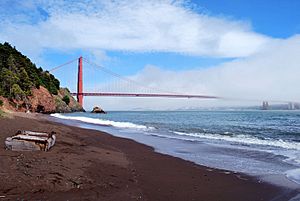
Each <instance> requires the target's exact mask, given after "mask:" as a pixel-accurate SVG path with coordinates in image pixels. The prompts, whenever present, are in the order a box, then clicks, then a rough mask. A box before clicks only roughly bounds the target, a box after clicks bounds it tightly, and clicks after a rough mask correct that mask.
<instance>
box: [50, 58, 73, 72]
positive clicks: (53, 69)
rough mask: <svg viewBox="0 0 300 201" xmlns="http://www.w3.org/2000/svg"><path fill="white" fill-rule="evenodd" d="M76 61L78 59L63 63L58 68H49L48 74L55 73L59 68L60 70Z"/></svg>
mask: <svg viewBox="0 0 300 201" xmlns="http://www.w3.org/2000/svg"><path fill="white" fill-rule="evenodd" d="M77 60H78V58H76V59H73V60H70V61H68V62H66V63H63V64H61V65H59V66H56V67H54V68H51V69H50V70H49V72H50V73H51V72H53V71H56V70H58V69H60V68H62V67H64V66H66V65H68V64H71V63H73V62H74V61H77Z"/></svg>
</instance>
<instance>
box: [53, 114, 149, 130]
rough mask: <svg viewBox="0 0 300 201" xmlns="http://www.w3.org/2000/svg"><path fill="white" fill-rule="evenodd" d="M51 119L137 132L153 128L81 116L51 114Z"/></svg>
mask: <svg viewBox="0 0 300 201" xmlns="http://www.w3.org/2000/svg"><path fill="white" fill-rule="evenodd" d="M51 116H52V117H56V118H59V119H66V120H75V121H81V122H84V123H90V124H97V125H101V126H113V127H117V128H127V129H128V128H129V129H138V130H153V129H154V128H153V127H147V126H144V125H138V124H134V123H130V122H117V121H110V120H104V119H95V118H89V117H82V116H64V115H61V114H51Z"/></svg>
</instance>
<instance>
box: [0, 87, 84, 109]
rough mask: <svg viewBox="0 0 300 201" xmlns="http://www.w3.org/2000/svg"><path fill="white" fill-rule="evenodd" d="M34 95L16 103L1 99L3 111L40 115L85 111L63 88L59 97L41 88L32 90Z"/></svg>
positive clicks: (11, 100)
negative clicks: (37, 113) (66, 98)
mask: <svg viewBox="0 0 300 201" xmlns="http://www.w3.org/2000/svg"><path fill="white" fill-rule="evenodd" d="M31 92H32V95H31V96H29V97H27V98H26V100H23V101H16V100H14V99H10V100H7V99H5V98H3V97H0V100H2V102H3V105H2V107H1V108H2V109H4V110H11V111H19V112H26V111H27V110H29V111H31V112H39V113H64V112H77V111H84V110H83V108H82V107H81V106H80V105H79V104H78V103H77V101H76V100H75V99H74V98H73V97H72V96H71V95H70V92H69V91H68V89H65V88H61V89H60V90H59V91H58V94H57V95H53V94H50V93H49V91H48V90H47V89H46V88H44V87H42V86H40V87H39V89H37V88H32V90H31ZM65 96H67V97H68V98H69V103H68V104H67V103H66V102H65V101H63V98H64V97H65Z"/></svg>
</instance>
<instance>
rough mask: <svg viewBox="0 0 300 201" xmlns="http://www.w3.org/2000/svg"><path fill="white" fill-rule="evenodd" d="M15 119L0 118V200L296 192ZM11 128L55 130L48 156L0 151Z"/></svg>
mask: <svg viewBox="0 0 300 201" xmlns="http://www.w3.org/2000/svg"><path fill="white" fill-rule="evenodd" d="M24 115H25V114H23V116H24ZM21 116H22V115H20V114H17V115H13V116H12V117H11V118H1V119H0V128H1V130H0V142H1V143H2V145H3V146H0V176H1V177H0V178H1V181H0V201H2V200H22V199H23V200H116V201H126V200H148V201H169V200H170V201H190V200H197V201H198V200H199V201H239V200H241V201H256V200H266V201H271V200H272V201H281V200H289V198H290V197H293V196H294V195H295V194H296V193H297V192H295V191H290V190H288V189H283V188H279V187H276V186H273V185H270V184H267V183H263V182H260V181H258V179H257V178H253V177H249V176H246V175H242V174H234V173H230V172H226V171H222V170H216V169H211V168H207V167H204V166H199V165H196V164H194V163H192V162H188V161H184V160H182V159H179V158H175V157H172V156H167V155H163V154H159V153H156V152H154V150H153V148H151V147H148V146H145V145H142V144H139V143H137V142H135V141H133V140H128V139H123V138H118V137H114V136H112V135H109V134H107V133H104V132H99V131H94V130H87V129H81V128H76V127H70V126H65V125H62V124H59V123H54V122H50V121H48V120H47V119H46V118H45V116H43V115H34V114H31V115H26V116H27V118H24V117H21ZM28 117H29V118H28ZM18 129H25V130H34V131H55V132H57V142H56V144H55V146H54V147H53V148H52V149H51V150H50V151H49V152H12V151H8V150H5V148H4V140H5V138H6V137H8V136H11V135H13V134H15V133H16V131H17V130H18Z"/></svg>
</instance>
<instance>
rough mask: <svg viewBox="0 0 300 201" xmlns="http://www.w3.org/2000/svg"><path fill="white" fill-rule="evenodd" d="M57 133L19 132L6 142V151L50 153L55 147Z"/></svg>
mask: <svg viewBox="0 0 300 201" xmlns="http://www.w3.org/2000/svg"><path fill="white" fill-rule="evenodd" d="M55 134H56V133H55V132H53V131H52V132H51V133H46V132H34V131H24V130H19V131H18V132H17V133H16V135H14V136H12V137H8V138H6V140H5V146H6V149H8V150H12V151H48V150H49V149H50V148H51V147H53V146H54V144H55V140H56V136H55Z"/></svg>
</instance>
